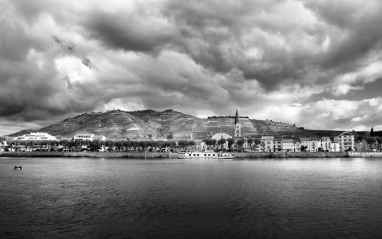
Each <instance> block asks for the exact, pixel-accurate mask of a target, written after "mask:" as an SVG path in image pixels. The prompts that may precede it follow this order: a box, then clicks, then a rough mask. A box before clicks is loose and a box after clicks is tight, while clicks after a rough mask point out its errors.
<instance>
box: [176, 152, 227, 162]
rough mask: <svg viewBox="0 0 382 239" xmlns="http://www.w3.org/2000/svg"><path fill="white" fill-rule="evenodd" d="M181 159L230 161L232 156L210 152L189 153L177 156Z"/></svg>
mask: <svg viewBox="0 0 382 239" xmlns="http://www.w3.org/2000/svg"><path fill="white" fill-rule="evenodd" d="M179 158H181V159H228V160H232V159H233V156H232V154H230V153H223V152H211V151H202V152H199V151H191V152H185V153H182V154H180V155H179Z"/></svg>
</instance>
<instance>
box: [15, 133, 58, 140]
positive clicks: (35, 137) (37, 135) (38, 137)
mask: <svg viewBox="0 0 382 239" xmlns="http://www.w3.org/2000/svg"><path fill="white" fill-rule="evenodd" d="M13 140H22V141H42V140H46V141H57V138H56V136H52V135H50V134H48V133H43V132H36V133H30V134H24V135H22V136H17V137H15V138H14V139H13Z"/></svg>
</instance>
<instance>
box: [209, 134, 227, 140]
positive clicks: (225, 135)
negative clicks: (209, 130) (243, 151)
mask: <svg viewBox="0 0 382 239" xmlns="http://www.w3.org/2000/svg"><path fill="white" fill-rule="evenodd" d="M211 139H215V140H219V139H232V136H231V135H229V134H226V133H217V134H214V135H212V137H211Z"/></svg>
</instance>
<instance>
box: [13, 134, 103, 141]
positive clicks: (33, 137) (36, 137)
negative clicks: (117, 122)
mask: <svg viewBox="0 0 382 239" xmlns="http://www.w3.org/2000/svg"><path fill="white" fill-rule="evenodd" d="M72 139H73V140H87V141H96V140H98V141H106V137H105V136H103V135H95V134H76V135H74V137H73V138H67V140H72ZM12 140H15V141H58V140H62V139H61V138H60V139H58V138H57V137H56V136H53V135H50V134H48V133H44V132H35V133H30V134H24V135H21V136H17V137H14V138H13V139H12Z"/></svg>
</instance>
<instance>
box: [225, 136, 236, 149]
mask: <svg viewBox="0 0 382 239" xmlns="http://www.w3.org/2000/svg"><path fill="white" fill-rule="evenodd" d="M227 142H228V148H231V147H232V145H233V143H235V140H234V139H232V138H229V139H227Z"/></svg>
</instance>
